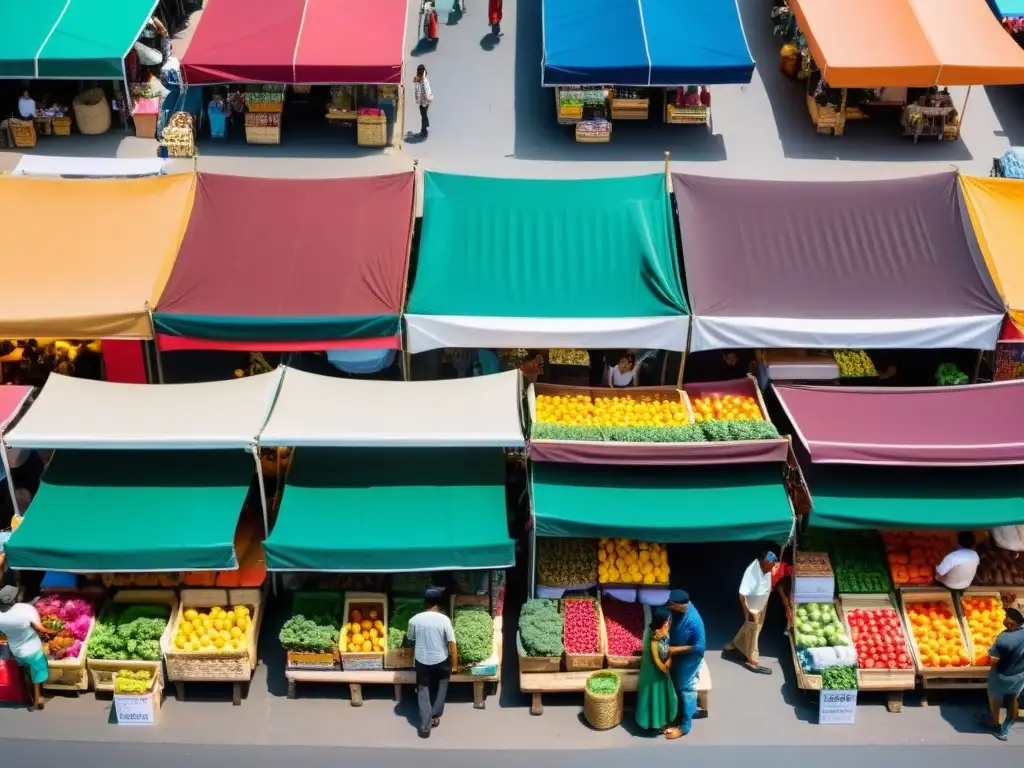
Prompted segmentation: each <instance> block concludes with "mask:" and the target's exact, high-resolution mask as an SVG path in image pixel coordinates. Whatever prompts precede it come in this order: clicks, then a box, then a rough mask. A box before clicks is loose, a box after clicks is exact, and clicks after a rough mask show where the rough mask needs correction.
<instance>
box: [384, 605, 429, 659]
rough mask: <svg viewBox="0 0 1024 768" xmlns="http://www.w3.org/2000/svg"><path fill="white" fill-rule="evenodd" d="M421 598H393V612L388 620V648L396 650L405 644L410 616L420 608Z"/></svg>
mask: <svg viewBox="0 0 1024 768" xmlns="http://www.w3.org/2000/svg"><path fill="white" fill-rule="evenodd" d="M422 605H423V601H422V600H412V599H409V598H404V599H403V598H395V612H394V613H392V614H391V617H390V620H389V622H388V649H389V650H392V651H394V650H397V649H398V648H401V647H402V646H403V645H404V644H405V635H406V632H408V631H409V622H410V621H412V617H413V616H415V615H416V614H417V613H419V612H420V611H421V610H422Z"/></svg>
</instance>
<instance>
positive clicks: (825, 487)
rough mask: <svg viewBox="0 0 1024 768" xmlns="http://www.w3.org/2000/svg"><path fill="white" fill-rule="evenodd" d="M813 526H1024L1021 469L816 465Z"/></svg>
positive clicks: (809, 477) (810, 482) (811, 475)
mask: <svg viewBox="0 0 1024 768" xmlns="http://www.w3.org/2000/svg"><path fill="white" fill-rule="evenodd" d="M808 469H809V471H805V473H804V476H805V479H806V481H807V487H808V489H809V490H810V492H811V525H814V526H820V527H824V528H858V529H864V528H870V529H876V528H887V529H890V530H920V529H929V528H930V529H939V530H955V529H960V528H967V529H971V530H978V529H982V528H995V527H998V526H1001V525H1024V482H1022V479H1021V478H1022V475H1021V468H1020V467H952V468H950V467H944V468H941V469H937V468H934V467H884V466H861V465H854V466H838V465H836V466H822V465H817V466H813V465H812V466H811V467H809V468H808Z"/></svg>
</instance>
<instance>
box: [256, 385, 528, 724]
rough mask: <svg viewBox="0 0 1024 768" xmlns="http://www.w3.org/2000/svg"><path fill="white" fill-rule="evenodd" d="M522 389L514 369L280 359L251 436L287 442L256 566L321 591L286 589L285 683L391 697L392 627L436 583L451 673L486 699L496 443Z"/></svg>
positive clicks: (513, 437) (495, 538) (497, 605)
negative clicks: (396, 367)
mask: <svg viewBox="0 0 1024 768" xmlns="http://www.w3.org/2000/svg"><path fill="white" fill-rule="evenodd" d="M521 395H522V393H521V381H520V377H519V374H518V372H508V373H504V374H500V375H494V376H486V377H479V378H472V379H462V380H458V381H434V382H366V381H359V380H351V379H337V378H331V377H325V376H317V375H315V374H310V373H305V372H302V371H299V370H295V369H292V368H288V369H286V372H285V374H284V380H283V382H282V386H281V391H280V393H279V395H278V398H277V401H276V403H275V407H274V410H273V412H272V414H271V416H270V419H269V420H268V422H267V424H266V427H265V428H264V430H263V432H262V433H261V435H260V443H261V445H263V446H266V447H275V446H293V447H294V449H295V452H294V455H293V457H292V459H291V463H290V467H289V471H288V475H287V478H286V484H285V487H284V489H283V492H282V495H281V503H280V509H279V511H278V515H277V522H276V523H275V525H274V527H273V530H272V532H271V535H270V537H269V538H268V539H267V543H266V553H267V566H268V568H269V569H270V570H271V571H275V572H279V573H282V574H286V575H287V576H290V577H293V578H300V577H306V578H307V580H310V581H312V582H313V583H314V584H318V585H319V586H320V587H322V589H323V590H326V591H320V592H316V593H314V594H318V595H319V597H318V598H311V597H310V596H309V594H308V593H307V592H296V593H295V595H294V597H293V610H294V612H295V615H294V616H293V619H292V621H291V622H289V624H288V625H286V628H287V629H288V632H285V631H282V635H281V640H282V644H284V645H285V649H286V650H287V651H288V658H289V663H288V666H287V668H286V670H285V677H286V678H287V680H288V691H289V696H290V697H294V696H295V695H296V687H297V685H298V684H299V683H345V684H348V685H349V687H350V690H351V694H352V699H351V701H352V705H353V706H359V705H361V704H362V686H363V685H376V684H382V685H391V686H394V690H395V694H396V696H400V694H401V687H402V686H406V685H412V684H413V683H414V682H415V672H414V671H413V669H412V660H411V657H410V656H409V654H408V652H407V651H405V650H404V649H403V642H402V640H403V638H404V631H405V626H407V625H408V620H409V618H410V617H411V615H412V614H413V613H415V612H416V611H417V610H419V608H420V606H421V605H422V595H423V588H424V586H426V585H428V584H431V583H439V581H440V583H447V584H449V585H450V587H451V591H452V592H453V594H452V597H451V605H450V611H449V612H450V614H451V616H452V619H453V622H454V625H455V635H456V642H457V643H458V644H459V655H460V659H461V660H462V665H461V668H460V669H459V670H458V671H456V673H455V674H454V675H453V676H452V682H455V683H472V684H473V698H474V703H475V705H476V706H477V708H481V709H482V708H483V707H484V705H485V686H486V685H496V684H498V683H499V682H500V680H501V660H502V616H501V602H502V600H501V599H497V600H496V599H494V596H492V594H491V590H492V588H495V589H497V588H498V587H499V586H500V585H501V584H503V580H504V569H505V568H508V567H510V566H511V565H513V562H514V559H515V555H514V547H513V542H512V540H511V539H510V538H509V532H508V523H507V518H506V514H507V513H506V505H505V475H506V459H505V456H504V451H503V449H504V448H513V447H521V446H522V445H523V443H524V441H523V435H522V426H521V417H520V413H519V403H520V399H521ZM328 518H331V519H333V520H334V521H335V522H334V523H333V524H331V525H325V524H324V522H323V521H324V520H326V519H328ZM424 519H429V520H433V521H434V522H433V524H431V525H428V526H424V525H422V521H423V520H424ZM443 574H447V575H443ZM459 574H461V575H459ZM442 579H443V581H441V580H442ZM466 583H469V584H471V585H472V586H469V587H468V588H467V587H462V588H460V587H459V585H460V584H461V585H464V584H466ZM328 585H329V586H328ZM342 591H344V595H343V596H342V594H341V593H342ZM332 593H333V594H334V596H335V597H334V598H333V600H332V598H331V594H332ZM310 600H315V601H318V602H317V604H318V605H319V606H321V608H319V609H317V610H316V616H318V617H319V623H320V625H321V628H320V629H319V630H311V628H310V627H308V626H305V625H304V624H305V622H306V620H307V619H309V618H310V617H309V616H308V615H304V614H303V613H302V610H303V609H302V608H300V605H302V604H303V602H304V601H305V603H306V604H308V603H309V601H310ZM325 601H326V603H327V606H326V607H323V606H324V605H325ZM481 611H486V614H485V616H486V619H484V618H483V617H482V616H480V615H478V614H479V612H481ZM311 612H312V611H311ZM464 614H465V615H464ZM378 622H379V623H378ZM403 624H404V625H405V626H403ZM396 633H397V635H398V636H397V638H396V637H395V635H396ZM314 636H319V637H322V638H323V641H322V642H321V643H320V644H316V641H315V640H314Z"/></svg>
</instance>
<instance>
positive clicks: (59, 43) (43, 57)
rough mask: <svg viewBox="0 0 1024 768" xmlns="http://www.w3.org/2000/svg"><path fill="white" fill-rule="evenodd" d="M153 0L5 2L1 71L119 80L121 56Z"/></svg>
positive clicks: (23, 75)
mask: <svg viewBox="0 0 1024 768" xmlns="http://www.w3.org/2000/svg"><path fill="white" fill-rule="evenodd" d="M156 5H157V3H156V2H155V0H32V2H27V3H13V2H12V3H6V4H5V7H4V9H3V21H2V23H0V77H7V78H41V79H50V80H89V79H96V80H121V79H122V78H124V58H125V56H127V55H128V51H130V50H131V47H132V45H133V44H134V43H135V41H136V39H138V37H139V35H140V34H141V33H142V29H143V27H144V26H145V24H146V22H147V21H148V20H149V17H150V16H151V15H152V14H153V10H154V8H156Z"/></svg>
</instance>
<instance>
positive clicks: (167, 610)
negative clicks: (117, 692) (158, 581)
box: [86, 589, 178, 692]
mask: <svg viewBox="0 0 1024 768" xmlns="http://www.w3.org/2000/svg"><path fill="white" fill-rule="evenodd" d="M177 611H178V598H177V596H176V595H175V593H174V591H173V590H169V589H166V590H165V589H153V590H147V589H129V590H121V591H119V592H118V593H117V594H115V595H114V597H113V599H112V600H110V601H109V602H108V603H107V604H106V606H105V607H104V609H103V611H102V612H101V613H100V617H99V619H98V621H97V624H96V627H94V629H93V636H92V638H91V640H92V641H91V642H90V645H89V649H88V653H87V661H86V669H87V670H88V671H89V681H90V683H91V684H92V687H93V690H94V691H97V692H99V691H103V692H111V691H113V690H114V676H115V675H116V674H117V673H118V672H120V671H122V670H131V671H138V670H147V671H149V672H150V673H151V674H152V675H153V676H154V677H156V678H159V680H160V682H161V683H162V682H163V679H164V662H163V651H162V648H164V647H165V646H166V645H167V644H168V643H170V641H171V638H172V636H173V635H172V632H173V630H174V627H173V626H172V625H171V622H172V620H173V619H174V618H175V616H176V614H177ZM161 623H162V625H163V626H162V629H161V626H160V625H161ZM114 638H118V639H120V642H111V641H112V640H114ZM128 643H132V646H133V652H132V653H129V652H128V650H127V647H128Z"/></svg>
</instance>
